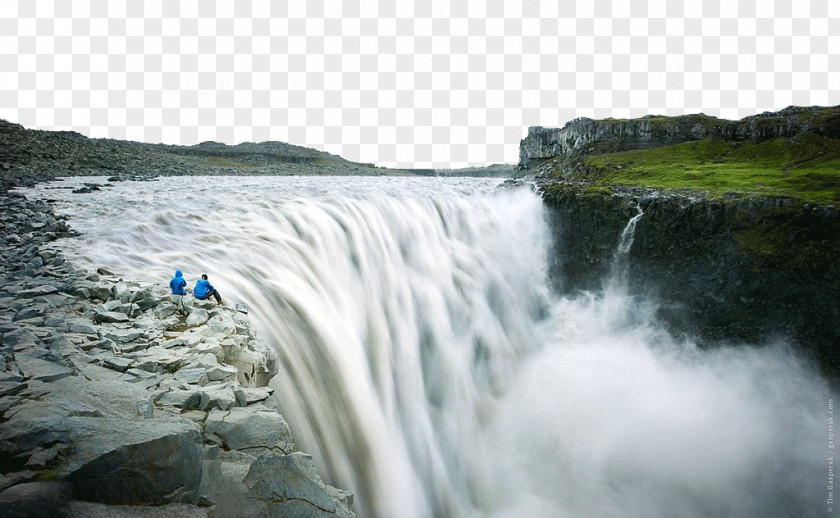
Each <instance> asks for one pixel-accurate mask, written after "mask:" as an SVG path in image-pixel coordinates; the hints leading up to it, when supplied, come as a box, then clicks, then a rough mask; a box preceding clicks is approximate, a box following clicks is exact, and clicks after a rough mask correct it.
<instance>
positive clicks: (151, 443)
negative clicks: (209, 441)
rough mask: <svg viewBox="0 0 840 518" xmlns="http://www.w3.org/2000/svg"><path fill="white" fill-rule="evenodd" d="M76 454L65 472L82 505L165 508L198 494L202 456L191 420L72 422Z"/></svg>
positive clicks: (80, 419)
mask: <svg viewBox="0 0 840 518" xmlns="http://www.w3.org/2000/svg"><path fill="white" fill-rule="evenodd" d="M66 424H67V425H68V426H69V427H71V429H72V430H74V432H75V434H76V436H77V437H78V439H76V440H75V441H74V449H73V454H72V455H71V456H70V457H69V458H68V459H67V467H66V468H65V469H64V470H63V471H64V473H62V474H66V477H67V480H68V481H70V482H71V483H73V485H74V488H75V495H76V496H77V498H79V499H82V500H89V501H94V502H102V503H113V504H147V505H151V504H161V503H167V502H172V501H175V500H177V499H178V496H179V495H180V494H181V493H183V492H189V491H193V490H195V488H197V487H198V483H199V482H200V479H199V474H200V471H199V470H198V467H199V462H200V460H201V456H202V452H203V449H204V447H203V444H202V440H201V429H200V427H199V426H198V425H197V424H195V423H193V422H191V421H188V420H180V419H179V420H168V419H166V420H165V419H116V418H85V417H75V418H74V417H71V418H67V419H66Z"/></svg>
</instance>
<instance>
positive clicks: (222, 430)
mask: <svg viewBox="0 0 840 518" xmlns="http://www.w3.org/2000/svg"><path fill="white" fill-rule="evenodd" d="M205 433H207V434H208V436H215V437H216V438H217V439H218V441H219V443H220V444H222V445H224V446H225V447H226V448H228V449H231V450H240V451H245V452H247V453H251V454H253V455H258V454H260V453H269V452H274V453H284V454H286V453H291V452H293V451H294V449H295V441H294V439H293V438H292V434H291V432H290V431H289V426H288V425H287V424H286V421H285V420H284V419H283V416H281V415H280V414H278V413H277V412H271V411H254V410H251V409H248V408H242V407H234V408H231V409H230V410H227V411H225V410H213V411H211V412H210V413H209V414H208V415H207V420H206V421H205Z"/></svg>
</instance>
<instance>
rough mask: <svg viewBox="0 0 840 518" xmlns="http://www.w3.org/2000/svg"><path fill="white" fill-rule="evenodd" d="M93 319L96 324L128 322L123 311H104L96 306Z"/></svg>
mask: <svg viewBox="0 0 840 518" xmlns="http://www.w3.org/2000/svg"><path fill="white" fill-rule="evenodd" d="M94 311H95V313H94V316H93V320H94V322H96V323H97V324H102V323H106V324H110V323H115V322H116V323H124V322H128V321H129V318H128V315H126V314H125V313H119V312H117V311H105V310H104V309H102V307H101V306H100V307H97V308H96V309H95V310H94Z"/></svg>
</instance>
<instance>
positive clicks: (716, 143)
mask: <svg viewBox="0 0 840 518" xmlns="http://www.w3.org/2000/svg"><path fill="white" fill-rule="evenodd" d="M585 164H586V165H587V166H588V167H587V168H588V169H589V171H590V175H591V176H590V178H591V179H593V180H594V185H595V186H610V185H629V186H646V187H653V188H661V189H676V188H689V189H693V190H707V191H710V192H711V193H712V194H713V195H722V194H725V193H728V192H740V193H746V194H758V195H771V196H783V197H790V198H794V199H801V200H803V201H809V202H815V203H821V204H829V203H837V202H840V140H837V139H833V138H828V137H825V136H821V135H817V134H816V133H814V132H811V131H807V132H805V133H802V134H800V135H798V136H796V137H794V138H784V137H779V138H775V139H771V140H766V141H763V142H759V143H753V142H749V141H742V142H727V141H724V140H720V139H717V138H707V139H704V140H699V141H693V142H684V143H682V144H676V145H671V146H663V147H656V148H652V149H645V150H634V151H623V152H618V153H606V154H601V155H594V156H590V157H587V158H586V159H585Z"/></svg>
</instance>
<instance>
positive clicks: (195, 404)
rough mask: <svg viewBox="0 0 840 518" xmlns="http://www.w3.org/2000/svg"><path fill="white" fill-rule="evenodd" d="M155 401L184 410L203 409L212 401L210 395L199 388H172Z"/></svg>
mask: <svg viewBox="0 0 840 518" xmlns="http://www.w3.org/2000/svg"><path fill="white" fill-rule="evenodd" d="M155 401H156V402H157V403H158V404H161V405H169V406H174V407H177V408H180V409H182V410H202V409H204V408H207V405H208V404H209V403H210V396H208V395H207V394H206V393H204V392H201V391H199V390H172V391H169V392H166V393H164V394H162V395H161V396H160V397H158V398H157V399H156V400H155Z"/></svg>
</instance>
